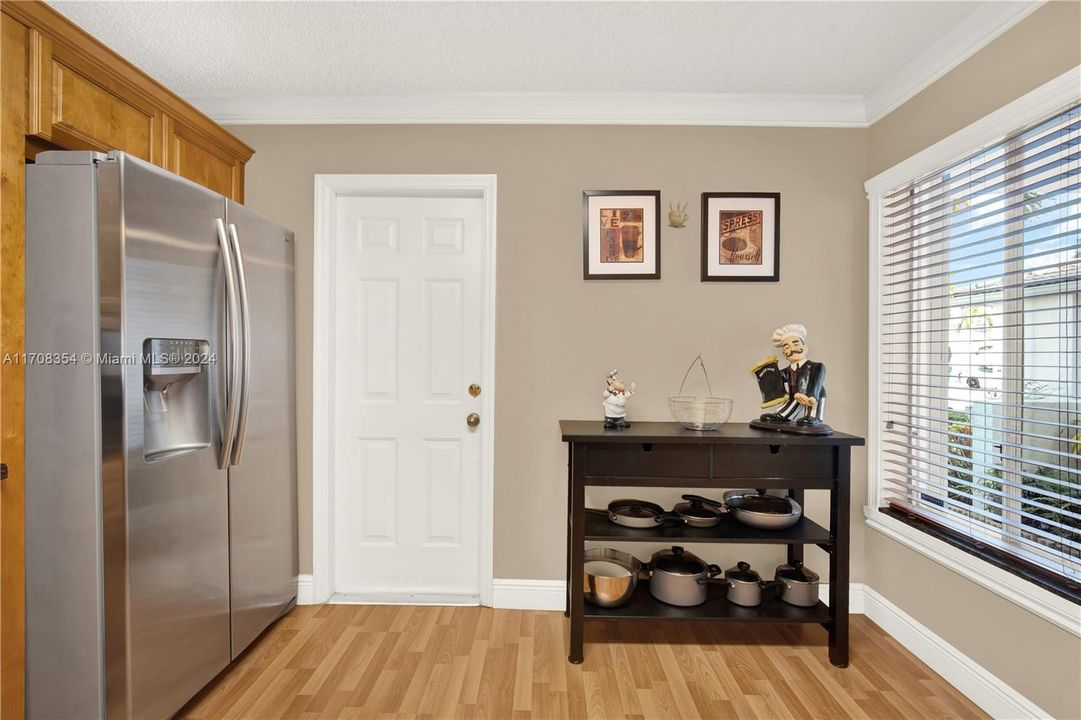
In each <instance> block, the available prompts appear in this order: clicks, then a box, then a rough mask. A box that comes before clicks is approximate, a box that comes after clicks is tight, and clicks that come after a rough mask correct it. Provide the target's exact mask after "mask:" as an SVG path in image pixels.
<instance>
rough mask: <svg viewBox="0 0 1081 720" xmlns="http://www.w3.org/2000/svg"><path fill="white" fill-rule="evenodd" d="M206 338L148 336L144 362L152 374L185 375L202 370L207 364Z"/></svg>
mask: <svg viewBox="0 0 1081 720" xmlns="http://www.w3.org/2000/svg"><path fill="white" fill-rule="evenodd" d="M208 347H209V346H208V343H207V342H206V340H191V339H186V338H185V339H178V338H147V339H146V341H145V342H144V343H143V351H144V353H145V355H146V357H145V358H144V360H143V362H144V363H145V365H146V370H147V373H148V374H150V375H184V374H194V373H198V372H201V371H202V367H203V365H205V364H207V362H208V360H209V359H208V357H207V348H208Z"/></svg>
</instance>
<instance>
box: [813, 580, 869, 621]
mask: <svg viewBox="0 0 1081 720" xmlns="http://www.w3.org/2000/svg"><path fill="white" fill-rule="evenodd" d="M863 593H864V587H863V583H850V584H849V586H848V614H849V615H863V597H864V595H863ZM818 599H819V600H821V601H822V602H824V603H826V604H827V605H828V604H829V601H830V586H829V585H825V584H822V585H819V586H818Z"/></svg>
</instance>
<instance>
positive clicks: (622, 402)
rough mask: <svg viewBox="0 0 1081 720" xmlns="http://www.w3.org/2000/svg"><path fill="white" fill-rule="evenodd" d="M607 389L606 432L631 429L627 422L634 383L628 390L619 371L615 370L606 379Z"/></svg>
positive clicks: (605, 403) (605, 408) (605, 401)
mask: <svg viewBox="0 0 1081 720" xmlns="http://www.w3.org/2000/svg"><path fill="white" fill-rule="evenodd" d="M605 382H606V383H607V385H608V386H607V387H606V388H605V389H604V428H605V430H622V429H623V428H629V427H630V426H631V424H630V423H629V422H627V398H629V397H630V396H631V395H633V394H634V383H631V387H630V389H629V390H628V389H627V387H626V386H625V385H624V384H623V380H621V379H620V377H619V370H613V371H612V372H610V373H608V377H607V378H605Z"/></svg>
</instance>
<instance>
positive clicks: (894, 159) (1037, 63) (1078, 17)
mask: <svg viewBox="0 0 1081 720" xmlns="http://www.w3.org/2000/svg"><path fill="white" fill-rule="evenodd" d="M1078 65H1081V2H1077V1H1076V0H1066V1H1061V2H1049V3H1047V4H1046V5H1044V6H1043V7H1041V8H1040V9H1039V10H1037V11H1036V12H1034V13H1032V14H1031V15H1029V16H1028V17H1027V18H1025V19H1024V20H1022V21H1021V22H1019V23H1018V24H1017V25H1015V26H1014V27H1012V28H1010V29H1009V30H1008V31H1007V32H1005V33H1003V34H1002V35H1001V36H1000V37H998V38H997V39H996V40H995V41H994V42H992V43H990V44H989V45H987V46H985V47H984V48H982V49H981V50H980V51H979V52H977V53H976V54H975V55H973V56H972V57H970V58H969V59H968V60H966V61H965V62H963V63H961V64H960V65H958V66H957V67H956V68H954V69H953V70H951V71H950V72H948V73H946V74H945V75H943V76H942V77H941V78H939V79H938V80H937V81H936V82H934V83H932V84H931V85H929V86H928V87H927V88H925V89H924V90H923V91H922V92H920V93H919V94H917V95H916V96H915V97H913V98H912V99H910V100H909V101H908V102H906V103H905V104H904V105H901V106H900V107H898V108H897V109H896V110H894V111H893V112H891V113H890V114H889V115H887V116H886V117H884V118H882V119H881V120H879V121H878V122H876V123H875V124H874V125H872V126H871V128H870V148H869V156H870V163H869V165H868V173H867V176H868V177H874V176H875V175H877V174H879V173H880V172H882V171H883V170H886V169H888V168H890V167H893V166H894V165H896V164H897V163H899V162H901V161H902V160H904V159H905V158H908V157H911V156H912V155H915V154H916V153H918V152H919V151H920V150H923V149H924V148H925V147H928V146H929V145H933V144H934V143H936V142H938V141H939V140H941V139H942V138H944V137H946V136H948V135H950V134H952V133H954V132H956V131H957V130H960V129H961V128H963V127H965V126H967V125H970V124H972V123H973V122H975V121H976V120H979V119H980V118H982V117H983V116H985V115H988V114H990V113H991V112H994V111H995V110H997V109H999V108H1000V107H1002V106H1003V105H1006V104H1008V103H1009V102H1010V101H1012V100H1015V99H1017V98H1019V97H1021V96H1022V95H1024V94H1025V93H1027V92H1029V91H1030V90H1035V89H1036V88H1038V87H1039V86H1040V85H1043V84H1044V83H1045V82H1047V81H1048V80H1051V79H1052V78H1055V77H1058V76H1059V75H1061V74H1062V73H1064V72H1066V71H1067V70H1069V69H1070V68H1075V67H1077V66H1078Z"/></svg>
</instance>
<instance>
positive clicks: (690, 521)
mask: <svg viewBox="0 0 1081 720" xmlns="http://www.w3.org/2000/svg"><path fill="white" fill-rule="evenodd" d="M682 498H683V501H684V502H681V503H679V504H678V505H676V506H675V507H674V508H672V510H671V512H665V510H664V508H662V507H661V506H660V505H658V504H657V503H652V502H648V501H646V500H635V499H632V498H620V499H619V500H613V501H612V502H610V503H608V520H609V521H610V522H613V523H615V524H616V525H621V526H623V527H629V528H655V527H658V526H660V525H663V524H665V523H669V522H673V523H682V524H684V525H687V526H689V527H696V528H710V527H716V526H717V525H719V524H720V522H721V518H723V517H724V516H725V515H727V514H730V515H732V517H734V518H735V519H736V520H737V521H739V522H741V523H743V524H744V525H749V526H750V527H753V528H759V529H761V530H781V529H784V528H787V527H791V526H792V525H795V524H796V523H797V522H799V519H800V517H802V516H803V508H801V507H800V505H799V503H797V502H796V501H795V500H793V499H792V498H790V497H787V496H781V495H768V494H767V493H766V491H765V490H729V491H728V492H726V493H725V494H724V500H723V501H718V500H711V499H709V498H705V497H702V496H701V495H691V494H687V495H683V496H682Z"/></svg>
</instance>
